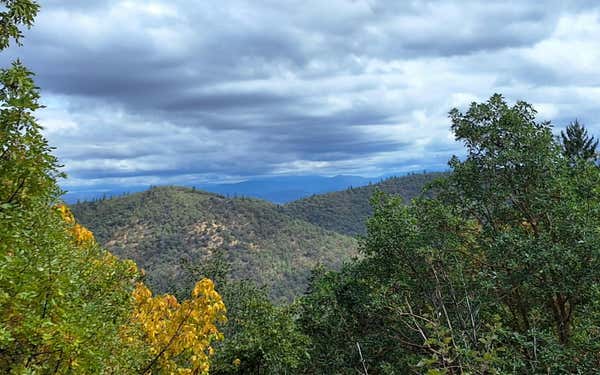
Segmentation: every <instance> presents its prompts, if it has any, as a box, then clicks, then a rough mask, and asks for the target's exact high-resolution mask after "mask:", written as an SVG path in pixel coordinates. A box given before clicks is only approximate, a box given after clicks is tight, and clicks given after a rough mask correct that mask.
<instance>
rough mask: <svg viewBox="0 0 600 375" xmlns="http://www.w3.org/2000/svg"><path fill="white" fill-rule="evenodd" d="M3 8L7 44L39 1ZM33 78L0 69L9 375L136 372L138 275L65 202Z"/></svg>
mask: <svg viewBox="0 0 600 375" xmlns="http://www.w3.org/2000/svg"><path fill="white" fill-rule="evenodd" d="M1 4H2V6H3V11H2V12H1V13H0V49H5V48H6V47H8V45H9V43H10V42H11V41H16V43H17V44H20V41H21V37H22V35H23V34H22V31H21V28H22V27H30V26H31V25H32V24H33V20H34V18H35V16H36V14H37V12H38V9H39V6H38V4H37V3H36V2H34V1H28V0H14V1H2V2H1ZM32 77H33V74H32V73H31V72H30V71H29V70H28V69H27V68H25V67H24V66H23V65H22V64H21V63H20V62H18V61H17V62H14V63H13V64H12V67H10V68H8V69H2V70H1V71H0V372H2V373H36V372H37V373H50V372H54V373H65V372H69V371H70V372H78V373H99V372H100V371H102V370H103V369H108V370H112V371H120V372H127V370H126V368H128V366H129V365H130V364H132V363H133V362H132V361H131V360H130V359H131V358H127V359H126V358H125V357H127V356H128V354H127V353H124V352H123V351H122V350H121V348H122V347H123V345H122V344H123V343H122V341H121V337H120V330H121V326H122V325H123V324H126V323H127V321H128V319H129V314H130V308H131V300H132V298H131V290H132V287H133V285H132V280H133V279H134V278H135V277H136V275H137V272H136V270H135V267H132V264H131V263H128V262H122V261H118V260H116V259H115V258H114V257H112V256H110V254H108V253H106V252H105V251H104V250H102V249H101V248H100V247H99V246H98V245H97V244H96V243H95V242H94V241H93V240H91V235H88V233H86V231H84V230H83V229H82V228H81V227H79V226H77V225H76V224H75V223H74V222H72V217H70V216H69V215H65V213H66V211H65V210H62V209H61V210H59V209H56V208H55V207H56V205H57V204H58V203H60V200H59V199H60V194H61V190H60V188H59V187H58V185H57V183H56V179H57V178H58V177H59V176H61V173H60V172H59V164H58V161H57V159H56V158H55V157H54V156H52V154H51V153H50V151H51V148H50V147H49V146H48V144H47V142H46V140H45V139H44V137H43V136H42V134H41V127H40V125H39V124H38V123H37V121H36V119H35V116H34V112H35V111H36V110H37V109H39V108H41V105H40V104H39V97H40V95H39V90H38V88H37V87H36V86H35V83H34V81H33V78H32Z"/></svg>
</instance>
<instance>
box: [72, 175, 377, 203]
mask: <svg viewBox="0 0 600 375" xmlns="http://www.w3.org/2000/svg"><path fill="white" fill-rule="evenodd" d="M374 180H377V179H376V178H366V177H360V176H349V175H338V176H333V177H326V176H317V175H309V176H280V177H265V178H253V179H249V180H247V181H242V182H237V183H218V184H207V183H204V184H194V183H184V184H183V185H184V186H189V187H192V186H195V187H196V188H198V189H201V190H205V191H208V192H212V193H216V194H221V195H225V196H229V197H253V198H259V199H264V200H267V201H269V202H273V203H286V202H291V201H293V200H296V199H300V198H304V197H308V196H310V195H313V194H320V193H326V192H330V191H337V190H343V189H346V188H348V187H351V186H352V187H356V186H363V185H367V184H368V183H369V182H371V181H374ZM149 187H150V186H144V185H114V184H107V185H102V186H96V187H94V188H93V189H90V188H86V187H83V188H68V187H65V189H66V190H68V192H67V193H66V194H65V195H64V196H63V199H64V201H65V202H67V203H76V202H77V201H86V200H94V199H99V198H109V197H114V196H119V195H122V194H130V193H135V192H140V191H144V190H147V189H148V188H149Z"/></svg>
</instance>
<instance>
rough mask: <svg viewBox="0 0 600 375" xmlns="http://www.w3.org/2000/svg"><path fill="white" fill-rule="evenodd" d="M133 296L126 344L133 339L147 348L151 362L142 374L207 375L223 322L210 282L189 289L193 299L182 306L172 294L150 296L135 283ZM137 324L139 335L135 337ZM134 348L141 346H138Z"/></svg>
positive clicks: (147, 291)
mask: <svg viewBox="0 0 600 375" xmlns="http://www.w3.org/2000/svg"><path fill="white" fill-rule="evenodd" d="M133 297H134V299H135V309H134V312H133V319H132V322H133V326H132V328H133V330H132V332H129V331H130V330H131V328H129V329H128V330H127V332H126V334H125V336H126V337H127V338H128V339H129V345H131V343H132V342H133V341H134V340H135V338H137V339H139V340H142V342H143V343H145V344H146V345H147V346H148V347H149V348H150V349H149V352H150V356H151V358H150V361H149V363H148V364H145V365H144V367H143V370H142V371H140V372H141V373H144V374H145V373H165V374H172V373H177V374H208V370H209V367H210V361H209V356H211V355H212V354H213V353H214V350H213V348H212V347H211V342H212V341H213V340H221V339H222V338H223V336H222V334H221V333H220V332H219V331H218V329H217V327H216V325H215V324H216V323H218V322H224V321H225V320H226V319H225V305H224V304H223V301H222V300H221V296H220V295H219V294H218V293H217V292H216V291H215V290H214V286H213V283H212V281H211V280H210V279H202V280H201V281H199V282H198V283H196V285H195V287H194V289H193V290H192V298H190V299H188V300H185V301H184V302H182V303H179V302H177V299H176V298H175V297H174V296H172V295H163V296H156V297H152V292H151V291H150V290H149V289H148V288H147V287H146V286H145V285H144V284H142V283H138V284H137V286H136V288H135V290H134V292H133ZM136 325H139V326H140V327H141V334H138V335H137V336H136V329H137V328H138V327H137V326H136ZM137 346H143V345H141V344H139V343H138V344H137Z"/></svg>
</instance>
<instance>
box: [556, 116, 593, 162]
mask: <svg viewBox="0 0 600 375" xmlns="http://www.w3.org/2000/svg"><path fill="white" fill-rule="evenodd" d="M560 138H561V141H562V148H563V153H564V154H565V156H566V157H568V158H569V159H571V160H585V161H592V162H594V161H596V158H597V157H598V154H597V152H596V149H597V147H598V142H599V141H600V140H598V139H594V137H593V136H590V135H588V132H587V129H586V128H585V127H584V126H583V125H581V124H580V123H579V121H578V120H575V121H574V122H572V123H570V124H569V126H567V128H566V133H565V132H564V131H561V132H560Z"/></svg>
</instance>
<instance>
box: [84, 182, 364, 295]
mask: <svg viewBox="0 0 600 375" xmlns="http://www.w3.org/2000/svg"><path fill="white" fill-rule="evenodd" d="M73 212H74V215H75V216H76V217H77V219H78V220H79V221H80V222H81V223H82V224H83V225H85V226H86V227H88V228H90V230H92V231H93V232H94V233H95V235H96V237H97V238H98V241H99V242H100V243H102V244H104V245H105V246H106V247H107V248H108V249H109V250H110V251H112V252H113V253H114V254H117V255H118V256H120V257H122V258H131V259H133V260H135V261H136V263H137V264H138V265H139V266H140V267H141V268H142V269H144V270H145V271H146V273H147V281H148V283H149V284H150V285H151V286H152V287H153V288H154V289H155V290H158V291H163V292H164V291H178V290H182V289H186V288H188V287H189V285H187V284H188V283H189V281H188V279H189V277H188V276H189V274H190V272H191V271H192V270H193V269H194V267H196V266H197V265H199V264H202V263H206V261H208V260H209V259H211V257H213V256H214V254H215V253H216V252H218V251H223V253H224V256H225V258H226V260H227V262H228V263H229V264H230V268H231V272H230V276H231V278H233V279H237V280H241V279H249V280H253V281H255V282H256V283H258V284H259V285H263V286H265V287H266V288H267V289H268V290H269V291H270V295H271V297H272V298H274V299H281V298H291V297H293V296H297V295H299V294H301V293H302V292H303V291H304V289H305V287H306V284H307V280H308V276H309V274H310V270H311V269H313V268H314V267H315V266H317V265H318V264H323V265H325V266H327V267H335V268H337V267H339V266H341V264H342V262H343V261H344V260H348V259H350V258H351V257H352V256H353V255H354V254H356V247H357V246H356V241H355V240H353V239H352V238H350V237H347V236H343V235H340V234H338V233H334V232H331V231H327V230H325V229H322V228H319V227H317V226H315V225H313V224H310V223H307V222H305V221H302V220H299V219H295V218H292V217H290V216H288V215H286V214H285V212H284V210H283V209H282V208H281V207H279V206H277V205H274V204H271V203H268V202H265V201H261V200H257V199H248V198H233V199H230V198H225V197H223V196H220V195H215V194H211V193H206V192H203V191H198V190H193V189H188V188H181V187H159V188H152V189H150V190H148V191H145V192H143V193H138V194H133V195H129V196H123V197H118V198H112V199H105V200H99V201H95V202H86V203H80V204H76V205H74V206H73Z"/></svg>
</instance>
